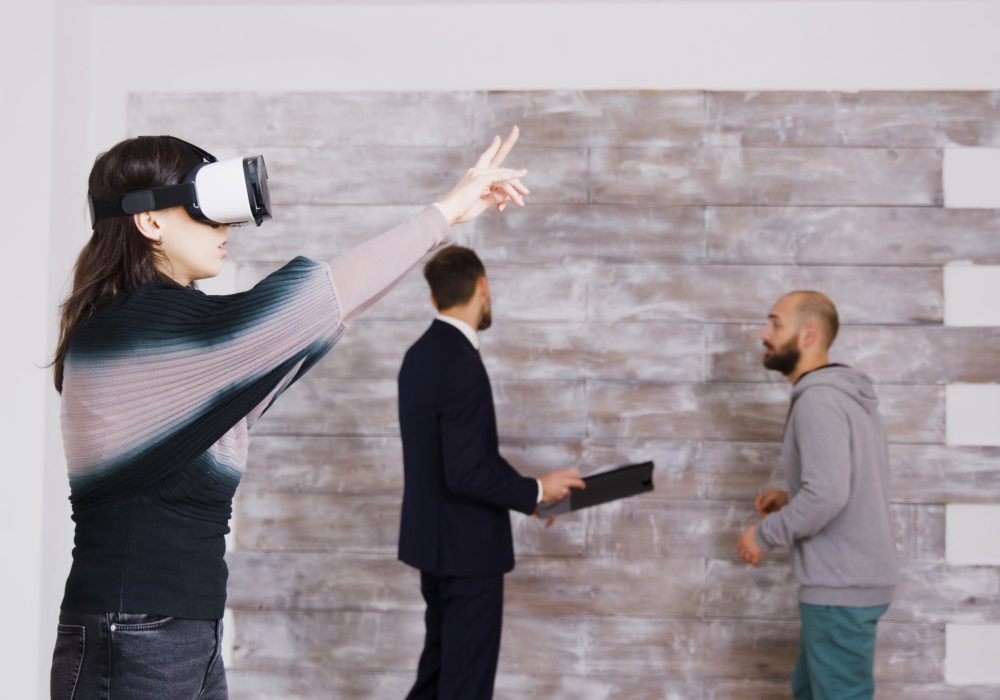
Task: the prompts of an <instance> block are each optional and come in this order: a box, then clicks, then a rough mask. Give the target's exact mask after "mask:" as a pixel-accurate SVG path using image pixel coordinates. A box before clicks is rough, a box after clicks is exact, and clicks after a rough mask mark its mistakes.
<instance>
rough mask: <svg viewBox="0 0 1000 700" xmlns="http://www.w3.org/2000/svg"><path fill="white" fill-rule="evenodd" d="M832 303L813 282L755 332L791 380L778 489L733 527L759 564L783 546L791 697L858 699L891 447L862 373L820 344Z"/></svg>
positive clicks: (890, 562) (889, 539)
mask: <svg viewBox="0 0 1000 700" xmlns="http://www.w3.org/2000/svg"><path fill="white" fill-rule="evenodd" d="M838 327H839V322H838V317H837V309H836V307H834V305H833V303H832V302H831V301H830V299H829V298H827V297H826V296H825V295H823V294H820V293H819V292H810V291H802V292H792V293H790V294H787V295H785V296H784V297H782V298H781V299H780V300H778V302H777V303H776V304H775V305H774V307H773V308H772V309H771V312H770V314H769V315H768V321H767V326H766V328H765V329H764V331H763V332H762V333H761V339H762V340H763V343H764V347H765V349H766V352H765V355H764V366H765V367H767V368H768V369H771V370H775V371H778V372H781V373H782V374H784V375H785V376H786V377H787V378H788V381H789V382H790V383H791V384H792V386H793V388H792V398H791V407H790V409H789V412H788V417H787V419H786V422H785V436H784V441H783V444H782V450H781V459H782V462H783V464H784V467H785V471H786V475H787V479H788V491H783V490H777V489H769V490H766V491H764V492H763V493H761V494H760V495H759V496H758V497H757V501H756V507H757V511H758V513H759V514H760V515H761V517H762V518H763V520H761V522H760V523H758V524H757V525H755V526H751V527H749V528H747V529H746V530H745V531H744V532H743V534H742V535H741V536H740V541H739V546H738V551H739V554H740V557H741V558H742V559H743V560H744V561H746V562H747V563H749V564H752V565H754V566H757V565H758V564H759V563H760V561H761V559H762V558H763V557H764V555H765V554H766V552H767V551H768V550H770V549H771V548H773V547H778V546H787V547H790V548H791V550H792V567H793V570H794V571H795V576H796V578H798V581H799V583H800V585H801V588H800V592H799V609H800V613H801V620H802V631H801V640H800V647H799V658H798V662H797V663H796V666H795V672H794V674H793V677H792V693H793V697H794V698H795V699H796V700H862V699H866V700H867V699H869V698H871V697H872V696H873V694H874V691H875V683H874V679H873V673H872V668H873V665H874V661H875V629H876V625H877V623H878V620H879V618H880V617H881V616H882V615H883V614H884V613H885V611H886V610H887V609H888V606H889V603H890V602H891V601H892V596H893V592H894V589H895V585H896V582H897V578H898V572H897V565H896V548H895V541H894V540H895V538H894V534H893V526H892V521H891V518H890V513H889V457H888V445H887V442H886V434H885V428H884V427H883V425H882V421H881V419H880V418H879V414H878V398H877V397H876V395H875V390H874V388H873V387H872V382H871V380H870V379H869V378H868V377H867V376H865V375H864V374H862V373H861V372H858V371H857V370H854V369H851V368H850V367H846V366H844V365H839V364H830V362H829V359H828V352H829V348H830V345H831V344H832V343H833V340H834V338H836V336H837V329H838Z"/></svg>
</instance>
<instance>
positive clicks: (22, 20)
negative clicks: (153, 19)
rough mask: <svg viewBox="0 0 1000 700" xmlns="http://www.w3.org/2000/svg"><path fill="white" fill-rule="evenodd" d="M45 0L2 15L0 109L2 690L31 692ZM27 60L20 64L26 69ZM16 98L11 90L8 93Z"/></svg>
mask: <svg viewBox="0 0 1000 700" xmlns="http://www.w3.org/2000/svg"><path fill="white" fill-rule="evenodd" d="M53 7H54V3H53V1H52V0H48V1H43V0H39V1H38V2H33V3H30V4H26V5H24V6H23V7H20V8H19V9H18V20H17V22H10V21H5V22H3V23H0V85H3V86H4V93H5V99H4V106H3V109H2V110H0V126H2V130H0V139H2V144H3V145H2V148H0V153H2V154H3V161H4V165H3V167H0V192H2V193H3V196H2V199H0V201H3V203H4V206H3V209H4V211H3V218H4V222H3V225H4V234H5V241H4V247H5V249H6V251H7V253H8V254H7V255H6V256H5V265H4V268H5V269H4V274H3V276H2V288H0V295H2V298H3V309H4V319H3V323H4V334H3V335H4V338H5V340H4V342H3V343H0V364H2V366H3V368H4V378H5V381H4V391H5V394H6V395H5V399H4V401H3V407H2V409H0V411H2V416H0V430H2V433H0V440H2V443H0V444H3V446H4V456H3V461H2V468H3V474H4V481H3V488H2V489H0V552H2V555H3V569H4V571H3V576H2V577H0V581H2V583H0V599H2V600H3V601H4V608H5V610H4V618H5V619H4V627H5V628H6V630H7V632H8V633H7V634H3V635H0V660H2V664H3V669H2V671H3V673H2V677H3V679H4V680H3V684H4V690H3V692H4V694H5V695H6V696H7V697H18V698H21V697H24V698H30V697H34V696H35V695H36V692H37V685H36V682H37V679H38V677H39V670H40V668H41V661H40V659H39V657H38V654H37V653H36V649H38V643H39V611H40V609H41V607H40V606H41V595H40V592H39V583H40V575H41V559H42V522H43V512H44V502H45V501H44V498H43V495H42V490H43V464H44V448H45V397H46V391H45V382H46V380H47V374H46V373H45V372H43V371H42V370H41V369H38V367H40V366H41V365H43V364H45V362H46V359H47V358H46V352H47V344H48V343H47V329H48V325H49V324H48V319H49V317H50V316H51V312H50V309H49V306H48V255H49V235H48V234H49V225H50V218H49V206H50V203H51V192H50V189H51V182H52V160H51V158H52V99H53V61H54V57H53V34H52V30H51V27H52V23H53V13H54V11H53ZM26 69H27V70H26ZM11 97H13V98H14V99H10V98H11Z"/></svg>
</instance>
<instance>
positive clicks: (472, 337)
mask: <svg viewBox="0 0 1000 700" xmlns="http://www.w3.org/2000/svg"><path fill="white" fill-rule="evenodd" d="M435 318H437V320H438V321H441V322H442V323H447V324H448V325H449V326H454V327H455V328H457V329H458V330H460V331H462V335H464V336H465V337H466V338H468V340H469V342H470V343H472V347H474V348H475V349H476V350H477V351H478V350H479V334H478V333H477V332H476V329H475V328H473V327H472V326H470V325H469V324H468V323H466V322H465V321H463V320H462V319H460V318H455V317H454V316H448V315H446V314H438V315H437V316H436V317H435ZM535 481H537V482H538V500H536V501H535V503H541V502H542V497H543V496H544V495H545V489H544V488H542V480H541V479H535Z"/></svg>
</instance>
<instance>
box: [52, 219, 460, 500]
mask: <svg viewBox="0 0 1000 700" xmlns="http://www.w3.org/2000/svg"><path fill="white" fill-rule="evenodd" d="M447 238H448V225H447V223H446V222H445V219H444V217H443V216H442V215H441V214H440V212H439V211H438V210H437V209H436V208H429V209H428V210H426V211H424V212H423V213H421V214H420V215H418V216H417V217H415V218H414V219H412V220H410V221H409V222H406V223H404V224H402V225H400V226H397V227H395V228H394V229H392V230H390V231H389V232H387V233H385V234H383V235H381V236H379V237H377V238H375V239H373V240H372V241H370V242H368V243H366V244H364V245H362V246H359V247H358V248H357V249H355V250H353V251H351V252H348V253H346V254H345V255H343V256H341V257H340V258H337V259H336V260H334V261H332V262H331V263H330V264H327V263H321V262H316V261H313V260H309V259H307V258H296V259H295V260H292V261H291V262H289V263H288V264H287V265H285V266H284V267H282V268H281V269H279V270H277V271H275V272H274V273H272V274H270V275H268V276H267V277H266V278H264V279H263V280H261V281H260V282H259V283H258V284H256V285H255V286H254V287H253V288H252V289H250V290H248V291H246V292H241V293H239V294H232V295H224V296H210V295H206V294H202V293H201V292H197V291H193V290H190V289H185V288H181V287H179V286H177V285H170V284H153V285H145V286H144V287H140V288H139V289H137V290H136V291H135V292H134V293H132V294H130V295H129V296H128V297H124V298H120V299H119V300H116V301H115V302H112V304H111V305H109V306H108V307H106V308H104V309H102V310H101V311H100V312H99V313H98V314H97V315H95V317H94V318H93V319H91V321H90V322H88V323H86V324H85V325H84V326H81V328H80V329H78V330H77V332H76V333H75V334H74V337H73V341H72V343H71V346H70V349H69V353H68V354H67V357H66V363H65V376H64V384H63V401H62V413H63V416H62V417H63V421H62V423H63V436H64V446H65V450H66V458H67V463H68V466H69V470H70V482H71V486H72V487H73V490H74V494H75V495H77V494H85V493H88V492H92V491H94V490H101V489H104V487H113V486H118V487H132V486H135V487H139V486H142V485H145V484H148V483H150V482H151V481H155V480H157V479H158V478H161V477H162V476H163V475H164V474H165V473H169V472H170V471H171V470H172V469H175V468H179V467H180V466H183V465H184V464H185V463H187V462H188V461H190V460H191V459H193V458H194V457H195V456H197V455H199V454H201V453H202V452H204V451H205V450H207V449H208V448H209V447H210V446H211V445H212V444H214V443H215V442H216V441H217V440H219V439H220V438H221V437H222V436H223V435H224V434H225V433H226V432H227V431H228V430H230V429H231V428H232V427H233V426H235V425H236V424H237V423H238V422H240V421H241V420H243V419H247V420H248V422H252V421H253V420H255V419H256V418H257V417H258V416H259V415H261V414H262V413H263V412H264V411H265V410H266V409H267V408H268V407H269V406H270V405H271V403H272V402H273V401H274V400H275V398H277V396H278V395H280V393H281V392H282V391H284V390H285V389H286V388H287V387H288V386H290V385H291V384H292V383H294V382H295V381H296V380H297V379H298V378H299V377H301V376H302V375H303V374H304V373H305V372H306V371H307V370H308V369H309V368H310V367H312V366H313V365H314V364H315V363H316V362H317V361H318V360H319V359H320V358H321V357H322V356H323V355H324V354H326V352H328V351H329V350H330V348H331V347H332V346H333V344H334V343H335V342H336V341H337V339H338V338H339V337H340V335H341V333H343V331H344V328H345V324H346V323H347V322H348V321H349V320H351V319H352V318H355V317H357V315H359V314H360V313H361V312H363V311H364V310H365V309H366V308H368V307H369V306H371V304H373V303H374V302H375V301H377V300H378V299H379V298H381V296H383V295H384V294H385V293H386V292H387V291H388V290H389V289H390V288H391V287H392V286H394V285H395V284H396V282H398V280H399V279H400V278H401V277H402V276H403V275H405V273H406V272H407V271H408V270H409V269H411V268H412V267H413V266H415V265H416V264H417V263H418V262H419V261H420V259H421V258H422V257H423V255H424V254H426V253H427V252H428V251H429V250H432V249H433V248H434V247H436V246H438V245H441V244H442V243H444V242H446V241H447ZM338 275H339V278H338Z"/></svg>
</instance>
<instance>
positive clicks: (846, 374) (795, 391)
mask: <svg viewBox="0 0 1000 700" xmlns="http://www.w3.org/2000/svg"><path fill="white" fill-rule="evenodd" d="M814 386H829V387H833V388H835V389H837V390H838V391H840V392H842V393H844V394H846V395H847V396H849V397H850V398H851V399H853V400H854V401H856V402H857V403H858V404H860V405H861V406H862V407H863V408H864V409H865V411H866V412H867V413H875V412H876V409H877V408H878V396H877V395H876V394H875V386H874V384H873V383H872V380H871V378H869V377H868V375H867V374H865V373H864V372H860V371H858V370H856V369H854V368H853V367H845V366H844V365H831V366H828V367H822V368H820V369H817V370H813V371H812V372H809V373H808V374H806V375H805V376H804V377H802V378H801V379H800V380H799V381H798V383H796V384H795V386H794V387H793V388H792V403H793V404H794V403H795V401H796V400H798V398H799V397H800V396H801V395H802V394H803V393H804V392H806V391H809V389H811V388H813V387H814Z"/></svg>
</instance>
